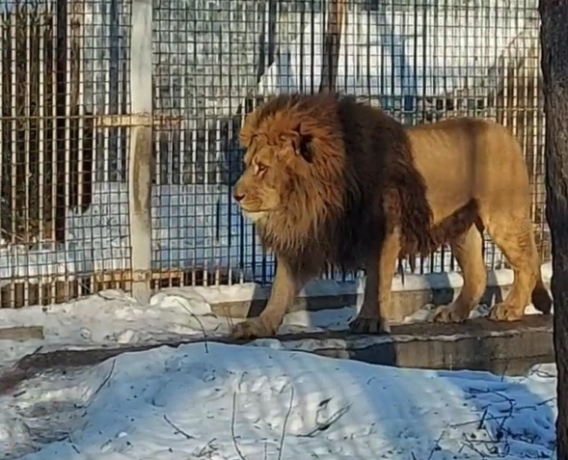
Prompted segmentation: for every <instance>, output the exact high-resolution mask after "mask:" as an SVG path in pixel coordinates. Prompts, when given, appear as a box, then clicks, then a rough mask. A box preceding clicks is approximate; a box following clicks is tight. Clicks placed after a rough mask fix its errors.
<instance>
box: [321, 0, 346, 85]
mask: <svg viewBox="0 0 568 460" xmlns="http://www.w3.org/2000/svg"><path fill="white" fill-rule="evenodd" d="M329 1H330V3H331V4H330V6H329V12H328V21H327V27H326V30H325V33H324V37H323V50H322V69H321V81H320V87H319V90H320V92H322V91H335V86H336V82H337V70H338V66H339V51H340V48H341V31H342V29H343V26H344V24H345V18H346V14H347V12H346V11H345V10H346V5H345V3H346V1H347V0H329Z"/></svg>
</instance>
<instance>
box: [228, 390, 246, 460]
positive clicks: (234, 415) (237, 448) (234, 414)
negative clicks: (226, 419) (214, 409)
mask: <svg viewBox="0 0 568 460" xmlns="http://www.w3.org/2000/svg"><path fill="white" fill-rule="evenodd" d="M236 407H237V392H236V391H234V392H233V410H232V413H231V438H232V440H233V445H234V446H235V450H236V451H237V455H238V456H239V458H240V459H241V460H246V458H245V456H244V455H243V453H242V451H241V449H240V447H239V444H238V443H237V437H236V435H235V419H236V414H237V411H236Z"/></svg>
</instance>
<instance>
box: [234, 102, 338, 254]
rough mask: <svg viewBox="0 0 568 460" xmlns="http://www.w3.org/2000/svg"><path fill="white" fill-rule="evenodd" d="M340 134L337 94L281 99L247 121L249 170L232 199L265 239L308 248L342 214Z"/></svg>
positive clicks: (244, 139)
mask: <svg viewBox="0 0 568 460" xmlns="http://www.w3.org/2000/svg"><path fill="white" fill-rule="evenodd" d="M341 132H342V130H341V123H340V120H339V117H338V110H337V98H336V97H335V96H333V95H322V96H306V95H292V96H288V95H286V96H278V97H276V98H274V99H272V100H271V101H269V102H267V103H266V104H265V105H264V106H262V107H260V108H257V109H256V110H255V111H253V112H252V113H251V114H250V115H249V116H248V117H247V119H246V121H245V124H244V126H243V128H242V129H241V132H240V142H241V144H242V145H243V147H245V148H246V153H245V156H244V164H245V170H244V172H243V174H242V175H241V177H240V178H239V180H238V181H237V183H236V184H235V186H234V189H233V197H234V199H235V201H237V202H238V204H239V206H240V207H241V209H242V211H243V213H244V214H245V215H246V216H247V217H249V218H250V219H251V220H253V221H254V222H256V223H257V224H259V225H260V227H261V230H262V232H263V234H264V236H265V240H266V238H268V239H272V240H273V239H274V238H276V236H278V238H276V239H278V240H283V239H287V240H289V241H287V244H286V245H287V246H289V245H290V244H295V245H297V244H304V243H305V242H306V240H307V239H310V238H311V239H313V237H314V236H315V233H317V232H318V229H320V228H321V227H322V225H323V224H324V223H325V221H326V220H329V218H332V217H333V218H337V214H338V213H340V212H341V211H342V209H343V205H344V196H343V195H344V184H345V152H344V146H343V139H342V137H341ZM270 236H272V237H273V238H270ZM300 240H302V241H303V243H300ZM269 245H270V246H274V244H269Z"/></svg>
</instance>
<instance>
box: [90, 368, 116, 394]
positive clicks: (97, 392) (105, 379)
mask: <svg viewBox="0 0 568 460" xmlns="http://www.w3.org/2000/svg"><path fill="white" fill-rule="evenodd" d="M115 366H116V358H114V359H113V360H112V364H111V365H110V370H109V371H108V374H107V375H106V377H105V378H104V379H103V381H102V383H101V384H100V385H99V387H98V388H97V389H96V390H95V392H94V393H93V396H92V397H93V398H94V397H95V396H97V395H98V394H99V392H100V391H101V390H102V389H103V387H104V386H105V385H106V384H107V383H108V382H109V381H110V379H111V377H112V374H114V367H115Z"/></svg>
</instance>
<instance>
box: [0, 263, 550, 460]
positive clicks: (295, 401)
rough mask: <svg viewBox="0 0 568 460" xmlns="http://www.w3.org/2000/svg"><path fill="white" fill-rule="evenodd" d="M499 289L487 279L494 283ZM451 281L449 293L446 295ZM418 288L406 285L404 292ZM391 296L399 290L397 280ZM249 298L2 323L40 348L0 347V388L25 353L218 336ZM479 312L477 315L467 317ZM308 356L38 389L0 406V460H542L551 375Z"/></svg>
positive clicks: (81, 379)
mask: <svg viewBox="0 0 568 460" xmlns="http://www.w3.org/2000/svg"><path fill="white" fill-rule="evenodd" d="M548 269H549V267H546V268H545V276H547V275H548V276H549V273H548ZM509 275H510V274H508V272H507V271H502V272H499V273H498V276H497V278H498V279H497V280H495V281H498V282H501V283H503V282H507V281H510V280H509V278H510V277H509ZM460 280H461V278H460V277H459V276H457V275H456V277H449V278H448V280H447V281H449V282H450V284H451V285H453V286H455V287H459V285H460ZM434 281H435V280H434ZM490 281H491V279H490ZM424 283H425V279H424V278H423V277H410V278H409V279H407V280H406V288H407V289H410V288H414V289H416V288H420V287H424V285H423V284H424ZM430 283H432V280H430ZM322 286H325V284H320V285H318V284H317V283H316V284H315V285H313V286H312V287H311V288H307V289H306V290H305V291H304V292H303V293H301V294H302V295H304V294H307V293H314V292H317V291H318V290H323V289H324V288H323V287H322ZM337 286H340V285H339V284H338V285H337ZM328 288H329V285H328ZM362 288H363V283H358V284H357V285H356V286H355V287H354V290H355V292H358V293H361V292H362ZM393 288H394V289H395V290H400V289H404V288H405V286H402V285H401V283H400V280H399V279H398V280H397V281H396V282H395V283H394V285H393ZM254 290H255V285H254V284H246V285H237V286H229V287H218V288H214V287H209V288H171V289H164V290H163V291H161V292H158V293H157V294H155V295H154V296H153V298H152V299H151V303H150V305H146V306H142V305H139V304H137V303H136V301H135V300H134V299H132V298H131V297H129V296H128V295H126V294H124V293H123V292H120V291H114V290H109V291H104V292H102V293H99V294H97V295H93V296H90V297H87V298H84V299H81V300H77V301H73V302H69V303H66V304H61V305H53V306H47V307H42V306H35V307H28V308H23V309H19V310H12V309H0V327H2V328H4V327H11V326H43V327H44V334H45V338H44V339H42V340H39V339H36V340H28V341H24V342H17V341H11V340H0V380H1V379H2V372H3V371H5V370H6V369H8V368H9V367H10V366H11V365H13V364H14V362H15V361H16V360H18V359H19V358H21V357H22V356H23V355H25V354H29V353H32V352H37V351H38V349H41V351H40V352H47V351H53V350H55V349H78V348H79V349H88V348H93V347H100V346H101V345H113V344H114V345H116V344H131V345H135V344H160V343H164V342H165V341H183V340H187V339H190V338H199V337H202V336H203V335H204V334H207V335H208V336H212V335H225V334H226V333H227V332H228V331H229V327H230V323H231V321H229V320H228V319H227V318H225V317H219V316H216V315H215V314H214V313H213V310H212V307H211V306H212V304H215V303H218V302H221V301H226V300H228V299H232V300H245V299H247V298H250V297H251V294H252V293H253V292H254ZM358 308H359V306H358V305H355V306H346V307H344V308H342V309H337V310H328V311H319V312H295V313H291V314H289V315H287V316H286V318H285V320H284V324H283V326H282V327H281V329H280V332H281V333H285V332H299V331H317V330H323V329H328V330H330V329H331V330H338V329H345V328H346V327H347V323H348V321H349V320H350V318H351V317H352V316H353V315H355V314H356V313H357V311H358ZM486 311H487V310H486V308H484V306H480V307H479V308H478V309H477V310H476V311H474V312H473V313H472V316H476V315H480V314H481V315H482V314H485V313H486ZM431 312H432V308H431V306H425V307H424V308H423V309H422V310H420V311H418V312H417V313H416V314H415V315H413V316H412V317H409V318H407V319H406V321H423V320H427V319H429V318H430V316H431ZM531 312H534V310H533V309H532V308H531V307H529V308H528V309H527V313H531ZM312 345H313V343H311V342H310V341H293V342H280V341H278V340H276V339H272V340H258V341H255V342H252V343H251V344H250V345H247V346H237V345H221V344H215V343H211V342H208V343H206V344H205V343H199V344H191V345H184V346H181V347H179V348H177V349H171V348H168V347H161V348H155V349H153V350H151V351H146V352H138V353H129V354H124V355H121V356H119V357H116V358H113V359H112V360H108V361H106V362H103V363H101V364H99V365H96V366H93V367H90V368H88V369H83V370H71V371H69V370H68V371H66V372H65V373H64V374H62V373H58V372H53V371H51V372H46V373H43V374H39V375H37V376H35V377H33V378H31V379H30V380H25V381H24V382H22V383H21V384H20V385H18V386H16V387H15V388H12V389H11V390H9V391H4V392H3V393H2V392H0V460H8V459H9V460H13V459H16V458H22V459H25V460H67V459H69V460H71V459H73V460H75V459H76V460H83V459H85V460H86V459H89V460H127V459H133V460H161V459H164V460H165V459H172V460H177V459H180V460H182V459H183V460H185V459H192V458H204V459H216V460H217V459H219V460H221V459H237V460H243V459H246V460H255V459H259V460H261V459H262V460H264V459H265V458H266V459H283V460H287V459H290V458H294V457H295V458H297V459H298V460H303V459H313V458H323V459H337V458H357V459H363V460H366V459H376V458H385V459H392V460H398V459H400V460H403V459H404V460H407V459H409V460H414V459H417V460H450V459H452V460H453V459H476V460H478V459H479V460H481V459H484V460H485V459H486V458H491V457H499V458H504V459H510V460H512V459H524V458H552V457H551V456H550V455H551V453H552V451H553V448H554V437H555V435H554V420H555V413H556V412H555V411H556V404H555V399H554V398H555V389H556V386H555V385H556V377H555V369H554V366H550V365H543V366H539V367H538V368H535V369H533V370H532V371H531V373H530V375H528V376H526V377H525V378H509V377H501V376H494V375H491V374H488V373H479V372H477V373H476V372H439V371H419V370H408V369H395V368H387V367H379V366H372V365H366V364H362V363H357V362H350V361H343V360H337V359H331V358H322V357H318V356H315V355H312V354H309V353H305V351H309V350H310V347H311V346H312ZM329 345H330V346H336V345H335V343H331V342H330V344H329ZM337 346H340V344H339V341H338V344H337ZM0 383H2V382H1V381H0Z"/></svg>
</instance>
